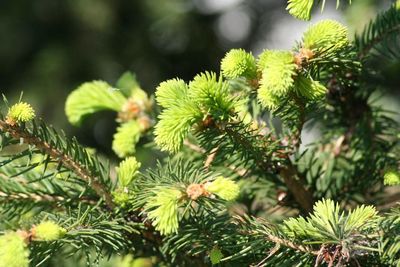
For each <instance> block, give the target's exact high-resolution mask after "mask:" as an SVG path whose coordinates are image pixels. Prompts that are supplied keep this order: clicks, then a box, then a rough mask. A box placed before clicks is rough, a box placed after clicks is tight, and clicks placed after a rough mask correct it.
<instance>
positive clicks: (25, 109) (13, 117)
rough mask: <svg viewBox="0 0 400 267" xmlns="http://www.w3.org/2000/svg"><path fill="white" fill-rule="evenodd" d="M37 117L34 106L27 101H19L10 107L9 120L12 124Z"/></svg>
mask: <svg viewBox="0 0 400 267" xmlns="http://www.w3.org/2000/svg"><path fill="white" fill-rule="evenodd" d="M34 118H35V111H34V110H33V108H32V106H31V105H30V104H28V103H25V102H19V103H17V104H15V105H13V106H11V107H10V109H9V110H8V114H7V121H8V122H9V123H11V124H14V123H20V122H28V121H30V120H33V119H34Z"/></svg>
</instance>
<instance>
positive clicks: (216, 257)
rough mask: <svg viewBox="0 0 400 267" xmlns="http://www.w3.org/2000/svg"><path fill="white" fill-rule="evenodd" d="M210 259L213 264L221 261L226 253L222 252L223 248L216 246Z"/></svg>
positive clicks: (211, 252)
mask: <svg viewBox="0 0 400 267" xmlns="http://www.w3.org/2000/svg"><path fill="white" fill-rule="evenodd" d="M209 256H210V260H211V263H212V264H213V265H215V264H218V263H220V262H221V260H222V258H223V257H224V254H222V252H221V250H220V249H219V248H218V247H214V248H213V249H212V250H211V251H210V255H209Z"/></svg>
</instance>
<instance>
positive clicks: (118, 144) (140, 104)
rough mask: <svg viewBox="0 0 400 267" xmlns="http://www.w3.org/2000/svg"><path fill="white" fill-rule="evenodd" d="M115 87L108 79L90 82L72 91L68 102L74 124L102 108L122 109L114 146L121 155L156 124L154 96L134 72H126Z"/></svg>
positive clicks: (129, 149)
mask: <svg viewBox="0 0 400 267" xmlns="http://www.w3.org/2000/svg"><path fill="white" fill-rule="evenodd" d="M116 87H117V88H114V87H112V86H111V85H109V84H108V83H106V82H104V81H92V82H86V83H84V84H82V85H81V86H79V87H78V88H77V89H75V90H74V91H72V92H71V93H70V95H69V96H68V98H67V101H66V104H65V113H66V115H67V117H68V120H69V122H70V123H71V124H73V125H76V126H80V125H81V124H82V122H83V121H84V119H85V118H86V117H87V116H89V115H91V114H94V113H96V112H99V111H102V110H111V111H116V112H118V117H117V119H116V121H117V122H118V123H119V126H118V128H117V132H116V133H115V134H114V139H113V144H112V146H113V150H114V152H115V153H116V154H117V155H118V157H120V158H124V157H127V156H129V155H132V154H133V153H135V151H136V150H135V146H136V144H137V142H138V141H139V138H140V137H141V135H142V134H143V133H145V132H146V131H147V130H148V129H149V128H150V127H151V126H152V125H153V120H152V118H151V111H152V106H153V100H152V99H151V98H149V96H148V95H147V93H146V92H145V91H144V90H142V89H141V88H140V86H139V83H138V82H137V80H136V77H135V75H134V74H132V73H130V72H126V73H124V74H123V75H122V76H121V77H120V78H119V80H118V81H117V83H116Z"/></svg>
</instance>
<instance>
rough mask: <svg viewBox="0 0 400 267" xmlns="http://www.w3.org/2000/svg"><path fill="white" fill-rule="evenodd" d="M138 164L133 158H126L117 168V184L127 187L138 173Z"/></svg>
mask: <svg viewBox="0 0 400 267" xmlns="http://www.w3.org/2000/svg"><path fill="white" fill-rule="evenodd" d="M140 165H141V164H140V162H138V161H137V160H136V158H135V157H127V158H126V159H125V160H123V161H122V162H121V163H120V164H119V166H118V168H117V176H118V182H119V185H120V186H121V187H128V186H129V185H130V184H131V183H132V181H133V179H134V178H135V177H136V175H137V174H138V173H139V168H140Z"/></svg>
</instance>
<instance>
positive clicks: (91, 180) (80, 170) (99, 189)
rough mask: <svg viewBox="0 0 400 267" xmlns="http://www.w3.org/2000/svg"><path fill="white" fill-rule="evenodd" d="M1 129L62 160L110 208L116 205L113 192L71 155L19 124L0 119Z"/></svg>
mask: <svg viewBox="0 0 400 267" xmlns="http://www.w3.org/2000/svg"><path fill="white" fill-rule="evenodd" d="M0 130H2V131H3V132H8V133H10V135H11V136H12V137H13V138H14V139H17V140H18V139H21V138H22V139H23V140H24V142H25V143H27V144H30V145H34V146H35V147H36V148H38V149H39V150H41V151H42V152H43V153H45V154H47V155H49V156H50V157H52V158H53V159H55V160H58V161H60V162H61V163H62V164H63V165H64V166H65V167H66V168H67V169H69V170H71V171H73V172H74V173H75V174H76V175H77V176H78V177H80V178H81V179H82V180H83V181H85V182H86V183H87V184H88V185H89V186H90V187H91V188H92V189H93V190H94V191H95V192H96V193H97V195H99V196H100V197H104V200H105V202H106V204H107V206H108V207H109V208H110V209H113V208H114V207H115V204H114V202H113V200H112V197H111V194H110V193H109V192H107V190H106V189H105V186H104V185H103V184H102V183H100V182H99V181H98V179H97V177H95V176H93V175H92V174H91V173H90V171H89V170H88V169H86V168H85V167H84V166H82V165H81V164H80V163H79V162H76V161H75V160H74V159H72V158H71V157H70V156H69V155H66V154H65V153H64V152H62V151H60V150H58V149H56V148H54V147H52V146H51V145H50V144H49V143H47V142H45V141H43V140H41V139H40V138H39V137H37V136H34V135H32V134H31V133H29V132H28V131H26V130H23V129H21V128H19V126H18V125H15V126H11V125H9V124H7V123H6V122H5V121H3V120H0Z"/></svg>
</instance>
